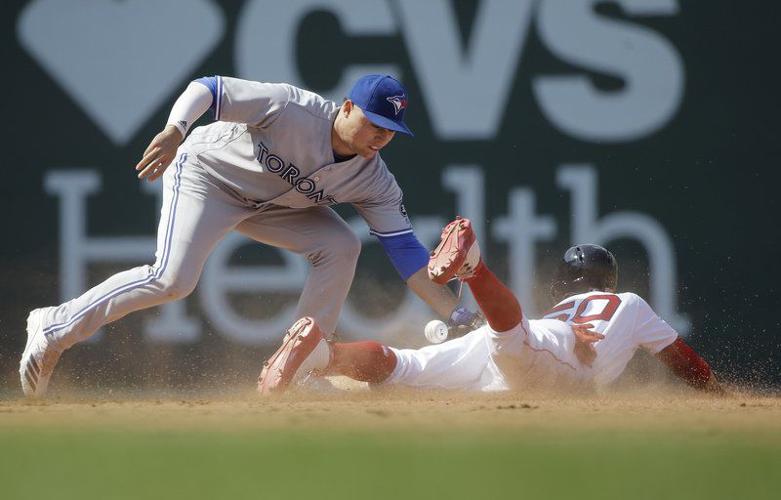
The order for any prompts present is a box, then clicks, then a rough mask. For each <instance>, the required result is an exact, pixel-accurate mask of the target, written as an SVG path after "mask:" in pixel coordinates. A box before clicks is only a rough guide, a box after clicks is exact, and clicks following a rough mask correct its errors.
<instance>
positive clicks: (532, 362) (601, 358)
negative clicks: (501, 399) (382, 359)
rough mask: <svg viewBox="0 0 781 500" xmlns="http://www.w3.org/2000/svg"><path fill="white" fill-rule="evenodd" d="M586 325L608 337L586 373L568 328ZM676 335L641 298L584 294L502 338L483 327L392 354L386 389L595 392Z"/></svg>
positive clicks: (672, 340)
mask: <svg viewBox="0 0 781 500" xmlns="http://www.w3.org/2000/svg"><path fill="white" fill-rule="evenodd" d="M586 323H589V324H591V325H593V328H592V329H593V330H595V331H597V332H599V333H601V334H602V335H604V336H605V338H604V339H602V340H600V341H598V342H596V343H595V344H594V346H595V349H596V352H597V356H596V359H595V360H594V362H593V363H592V366H591V367H588V366H586V365H583V364H581V363H580V361H579V360H578V358H577V357H576V356H575V351H574V349H575V335H574V334H573V332H572V325H579V324H586ZM677 337H678V334H677V333H676V332H675V330H673V329H672V327H670V325H668V324H667V323H666V322H665V321H664V320H663V319H661V318H660V317H659V316H658V315H657V314H656V313H655V312H654V311H653V310H652V309H651V307H650V306H649V305H648V303H646V301H645V300H643V299H642V298H641V297H639V296H638V295H636V294H634V293H618V294H615V293H606V292H588V293H583V294H579V295H573V296H571V297H568V298H567V299H565V300H563V301H561V302H560V303H559V304H557V305H556V306H555V307H554V308H553V309H551V310H550V311H549V312H548V313H546V314H545V316H544V317H543V318H542V319H537V320H529V319H527V318H526V317H525V316H524V318H523V320H522V322H521V323H520V324H519V325H518V326H516V327H515V328H513V329H511V330H509V331H506V332H501V333H498V332H495V331H493V330H492V329H491V328H490V326H488V325H486V326H483V327H481V328H479V329H477V330H475V331H474V332H472V333H470V334H468V335H467V336H465V337H462V338H458V339H454V340H452V341H448V342H444V343H442V344H437V345H431V346H427V347H424V348H422V349H394V350H393V351H394V353H395V354H396V357H397V360H398V363H397V366H396V369H395V370H394V372H393V374H392V375H391V377H390V378H389V379H388V383H392V384H401V385H408V386H412V387H427V388H445V389H466V390H482V391H493V390H503V389H509V388H512V389H516V390H517V389H525V388H533V389H556V390H566V389H578V388H581V387H583V386H594V385H595V386H597V387H600V386H605V385H607V384H609V383H610V382H612V381H614V380H615V379H616V378H617V377H618V376H619V375H620V374H621V373H622V372H623V371H624V369H625V368H626V365H627V364H628V363H629V361H630V360H631V359H632V356H634V354H635V351H637V349H638V348H644V349H646V350H647V351H648V352H650V353H651V354H656V353H657V352H659V351H661V350H662V349H664V348H665V347H667V346H668V345H670V344H672V343H673V342H674V341H675V339H676V338H677Z"/></svg>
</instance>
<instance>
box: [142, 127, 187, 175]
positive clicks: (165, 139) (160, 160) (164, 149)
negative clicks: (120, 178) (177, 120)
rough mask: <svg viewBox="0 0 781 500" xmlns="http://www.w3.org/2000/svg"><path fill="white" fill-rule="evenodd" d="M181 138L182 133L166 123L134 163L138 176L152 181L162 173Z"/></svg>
mask: <svg viewBox="0 0 781 500" xmlns="http://www.w3.org/2000/svg"><path fill="white" fill-rule="evenodd" d="M182 139H183V137H182V133H181V132H179V129H178V128H176V127H174V126H173V125H168V126H167V127H165V128H164V129H163V131H162V132H160V133H159V134H157V135H156V136H155V137H154V139H152V142H150V143H149V146H147V148H146V151H144V157H143V158H141V161H140V162H138V164H137V165H136V171H137V172H138V178H139V179H146V180H148V181H149V182H153V181H155V180H157V178H158V177H160V176H161V175H163V172H165V169H166V168H168V165H170V164H171V162H172V161H174V157H175V156H176V150H177V149H178V148H179V144H181V142H182Z"/></svg>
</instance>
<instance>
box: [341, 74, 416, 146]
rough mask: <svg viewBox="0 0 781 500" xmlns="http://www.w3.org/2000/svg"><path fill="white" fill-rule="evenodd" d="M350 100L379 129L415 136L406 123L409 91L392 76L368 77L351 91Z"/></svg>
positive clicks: (357, 83) (361, 79)
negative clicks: (405, 115)
mask: <svg viewBox="0 0 781 500" xmlns="http://www.w3.org/2000/svg"><path fill="white" fill-rule="evenodd" d="M348 97H349V98H350V100H351V101H352V102H353V103H354V104H355V105H356V106H358V107H359V108H361V110H362V111H363V114H364V115H366V118H368V119H369V121H370V122H372V123H373V124H375V125H377V126H378V127H382V128H386V129H388V130H394V131H396V132H401V133H403V134H408V135H413V134H412V131H411V130H410V129H409V127H407V125H406V124H405V123H404V112H405V111H406V109H407V89H405V88H404V85H402V84H401V82H400V81H398V80H396V79H395V78H393V77H392V76H390V75H366V76H364V77H361V78H359V79H358V81H357V82H355V85H353V88H352V90H350V95H349V96H348Z"/></svg>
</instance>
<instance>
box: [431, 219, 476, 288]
mask: <svg viewBox="0 0 781 500" xmlns="http://www.w3.org/2000/svg"><path fill="white" fill-rule="evenodd" d="M479 263H480V246H479V245H478V243H477V237H476V236H475V233H474V231H472V223H471V222H469V219H462V218H461V217H456V220H454V221H453V222H451V223H450V224H448V225H447V226H445V229H443V230H442V240H441V241H440V242H439V245H437V248H435V249H434V250H433V251H432V252H431V257H430V258H429V260H428V277H429V278H430V279H431V281H433V282H434V283H438V284H440V285H443V284H445V283H447V282H448V281H450V280H452V279H456V278H457V279H462V280H463V279H466V278H469V277H471V276H472V273H474V271H475V269H476V268H477V265H478V264H479Z"/></svg>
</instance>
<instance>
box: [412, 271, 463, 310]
mask: <svg viewBox="0 0 781 500" xmlns="http://www.w3.org/2000/svg"><path fill="white" fill-rule="evenodd" d="M407 286H408V287H409V288H410V289H411V290H412V291H413V292H415V294H416V295H417V296H418V297H420V298H421V299H423V301H424V302H425V303H426V304H428V305H429V307H431V309H433V310H434V312H436V313H437V314H438V315H439V316H441V317H443V318H450V315H451V314H452V312H453V311H454V310H455V309H456V308H457V307H458V298H457V297H456V296H455V294H454V293H453V292H452V291H451V290H450V289H449V288H448V287H446V286H444V285H438V284H436V283H434V282H433V281H431V280H430V279H428V271H427V270H426V266H423V267H421V268H420V269H418V270H417V271H416V272H415V273H414V274H413V275H412V276H410V277H409V278H407Z"/></svg>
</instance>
